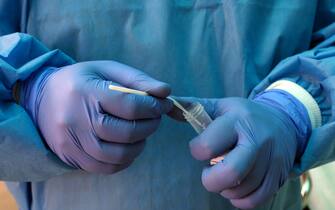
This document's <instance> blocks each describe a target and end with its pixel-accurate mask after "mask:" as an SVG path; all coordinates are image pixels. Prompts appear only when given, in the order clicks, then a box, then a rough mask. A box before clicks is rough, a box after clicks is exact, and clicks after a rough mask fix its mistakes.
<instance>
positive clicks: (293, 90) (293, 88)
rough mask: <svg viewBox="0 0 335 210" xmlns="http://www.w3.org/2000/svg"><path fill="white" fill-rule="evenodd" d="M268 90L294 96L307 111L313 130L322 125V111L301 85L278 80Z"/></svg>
mask: <svg viewBox="0 0 335 210" xmlns="http://www.w3.org/2000/svg"><path fill="white" fill-rule="evenodd" d="M266 90H283V91H285V92H288V93H289V94H291V95H292V96H294V97H295V98H296V99H297V100H299V101H300V103H302V104H303V105H304V107H305V108H306V110H307V113H308V116H309V120H310V122H311V125H312V129H314V128H317V127H320V126H321V124H322V117H321V111H320V108H319V105H318V103H317V102H316V101H315V100H314V98H313V97H312V96H311V94H309V92H307V91H306V90H305V89H304V88H303V87H301V86H300V85H298V84H296V83H294V82H291V81H289V80H278V81H276V82H274V83H272V84H271V85H270V86H269V87H268V88H267V89H266Z"/></svg>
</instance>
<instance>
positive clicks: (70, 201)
mask: <svg viewBox="0 0 335 210" xmlns="http://www.w3.org/2000/svg"><path fill="white" fill-rule="evenodd" d="M334 5H335V2H334V1H333V0H324V1H323V0H320V1H316V0H312V1H309V2H308V4H306V2H305V1H289V0H278V1H266V0H238V1H235V0H165V1H157V0H145V1H133V0H132V1H123V0H101V1H99V3H97V1H94V0H72V1H65V0H59V1H55V0H50V1H41V0H30V1H29V2H28V1H26V0H15V1H13V0H3V1H1V3H0V16H1V17H5V18H0V23H1V24H0V28H1V30H0V31H1V33H3V34H7V33H12V32H16V31H20V32H24V33H28V34H30V35H32V36H34V37H36V38H38V39H39V40H41V42H42V43H44V44H45V45H46V46H47V47H48V48H49V49H60V50H62V51H64V52H65V53H66V54H68V55H69V56H71V57H72V58H74V59H75V60H77V61H87V60H97V59H104V60H116V61H118V62H121V63H124V64H127V65H129V66H133V67H135V68H137V69H140V70H143V71H144V72H146V73H148V74H149V75H151V76H153V77H154V78H157V79H158V80H161V81H165V82H167V83H169V84H170V85H171V86H172V87H173V94H174V95H183V96H195V97H217V98H222V97H227V96H242V97H248V96H249V95H250V93H251V91H252V90H253V89H254V87H256V86H257V85H258V84H260V85H259V86H257V88H256V89H254V92H253V94H257V93H259V92H261V91H262V90H264V89H265V88H266V86H268V84H269V83H271V82H272V81H275V80H277V79H279V78H282V77H284V76H285V75H288V76H289V77H290V78H291V79H292V80H294V81H297V82H298V83H299V85H301V86H304V87H305V88H307V90H308V91H309V92H313V94H312V95H313V96H314V97H315V99H316V100H317V101H318V103H319V105H320V106H321V109H322V114H323V116H324V118H323V119H324V125H323V126H322V127H320V128H318V129H315V130H313V132H312V134H311V138H310V139H309V141H308V144H307V147H306V150H305V152H304V154H303V155H302V157H301V161H300V163H299V164H296V172H297V173H298V174H299V173H301V172H303V171H305V170H306V169H309V168H311V167H315V166H318V165H320V164H324V163H326V162H329V161H332V160H333V159H334V152H333V151H334V147H335V144H334V142H333V139H334V135H335V133H334V132H335V131H334V128H333V123H331V122H332V113H331V111H330V110H331V108H330V104H331V102H332V100H333V99H332V91H333V88H332V86H333V84H334V82H332V77H331V75H332V72H333V70H332V69H334V68H333V56H332V47H331V45H333V41H332V40H334V39H333V37H332V34H334V29H332V26H329V27H327V26H328V25H330V24H331V23H332V22H334V20H335V12H334V7H335V6H334ZM13 11H15V12H13ZM314 46H318V49H314V50H312V51H308V50H310V49H311V48H312V47H314ZM305 51H306V52H305ZM25 52H26V51H25ZM304 52H305V53H304ZM300 53H302V54H300ZM297 54H299V55H298V56H297ZM291 56H293V57H291ZM289 57H291V58H290V60H287V61H290V62H284V63H281V64H280V65H278V66H277V67H276V68H275V66H276V65H277V64H278V63H279V62H280V61H282V60H284V59H286V58H289ZM289 64H292V65H289ZM274 68H275V70H274V71H272V70H273V69H274ZM297 70H298V71H297ZM270 72H273V73H272V74H271V76H269V77H267V76H268V75H269V73H270ZM301 75H305V76H301ZM311 75H322V77H319V76H311ZM265 77H267V79H265V80H264V78H265ZM11 78H13V77H10V80H12V79H11ZM271 78H273V79H272V80H271ZM308 78H312V82H311V81H307V80H306V79H308ZM0 81H1V84H5V83H7V81H9V80H8V78H4V77H2V78H1V79H0ZM12 81H13V80H12ZM261 81H264V82H262V83H261ZM320 81H322V83H320ZM304 84H305V85H304ZM8 87H10V86H8ZM324 88H326V90H327V91H324V90H325V89H324ZM7 95H8V98H9V95H10V94H7ZM11 106H15V107H17V108H15V109H14V108H13V109H10V110H11V111H12V112H10V111H9V110H8V109H6V108H3V107H1V108H0V110H1V112H3V113H5V117H4V118H2V119H3V120H1V127H0V133H1V135H4V134H5V138H7V139H8V138H10V139H11V141H10V142H11V144H10V146H8V147H4V146H2V147H0V148H1V149H3V148H4V150H2V151H1V152H0V154H1V155H2V156H1V160H2V161H1V164H3V165H2V166H1V167H0V168H1V171H10V170H13V169H17V168H19V165H16V164H10V165H5V162H6V163H8V161H15V159H17V158H16V157H15V158H14V157H13V155H12V154H20V155H21V154H24V153H27V152H31V149H29V147H23V148H24V149H22V150H18V148H17V147H16V146H15V145H17V144H16V143H14V142H15V141H17V140H18V139H25V140H27V142H41V139H40V137H39V136H38V135H37V132H36V129H35V128H34V127H33V125H32V124H31V123H27V122H26V121H24V120H20V121H16V123H11V124H4V123H3V122H11V121H10V120H8V119H15V116H18V115H20V114H19V113H20V112H19V110H21V115H24V119H26V117H27V114H26V113H25V112H24V111H23V109H22V108H20V107H19V106H17V105H14V104H13V103H11ZM18 122H20V123H18ZM329 122H330V123H329ZM18 125H20V126H18ZM13 129H15V130H13ZM19 131H20V132H22V131H25V132H24V133H21V134H22V135H21V136H25V138H22V137H21V136H18V135H17V133H19ZM23 134H24V135H23ZM194 136H195V133H194V132H193V130H192V128H190V127H189V126H187V125H183V124H177V123H174V122H172V121H170V120H168V119H164V120H163V122H162V126H161V128H160V130H159V131H158V132H157V133H155V134H154V135H153V136H152V137H151V138H149V139H148V142H147V145H146V147H145V149H144V152H143V154H142V155H140V157H139V159H138V160H137V161H136V162H135V163H134V164H133V165H132V166H131V167H129V168H128V169H127V170H124V171H122V172H120V173H117V174H114V175H110V176H107V175H97V174H88V173H83V172H79V171H73V172H72V173H66V174H64V175H60V176H55V177H53V178H49V176H44V174H43V173H41V172H40V171H39V170H42V169H43V170H44V169H45V170H47V167H48V166H49V165H48V164H41V163H39V162H38V161H37V162H36V160H31V161H27V162H25V164H24V166H27V168H31V167H33V166H35V167H38V169H39V170H37V171H38V173H39V174H40V175H41V177H42V178H44V181H41V182H29V183H23V182H21V183H15V182H13V183H10V184H9V186H10V189H11V191H12V192H13V193H14V195H15V197H16V198H17V199H18V202H19V203H20V205H21V208H22V209H24V210H26V209H32V210H39V209H47V210H54V209H55V210H56V209H57V210H59V209H75V210H76V209H102V210H105V209H106V210H107V209H118V210H119V209H121V210H127V209H139V210H141V209H145V210H147V209H192V210H209V209H234V208H233V207H232V206H231V204H230V203H229V202H228V201H227V200H225V199H222V198H221V197H220V196H217V195H215V194H211V193H208V192H207V191H206V190H205V189H204V188H203V187H202V185H201V180H200V174H201V170H202V167H203V165H204V164H205V163H204V164H202V163H199V162H197V161H195V160H193V159H192V157H191V155H190V154H189V151H188V141H189V140H190V139H192V137H194ZM8 151H10V153H9V152H8ZM37 151H45V150H37ZM48 154H49V153H48ZM5 160H6V161H5ZM27 160H29V159H27ZM14 166H15V167H14ZM20 169H22V168H20ZM63 170H64V168H63V167H61V166H60V167H58V170H56V171H52V170H47V171H48V172H49V173H50V174H53V175H57V174H60V173H63V172H64V171H63ZM25 171H27V172H28V174H33V173H31V172H29V170H25ZM13 175H16V176H17V178H15V180H18V181H20V180H21V179H20V177H21V175H22V174H21V173H13ZM21 178H22V177H21ZM31 180H33V178H31ZM299 187H300V185H299V180H298V179H297V178H292V179H291V180H290V181H289V182H288V183H287V184H285V185H284V186H283V187H282V188H281V190H280V192H278V193H277V194H276V196H275V197H274V198H273V199H272V200H270V201H268V202H267V203H265V204H264V205H263V206H262V207H260V208H258V209H276V210H277V209H299V208H300V205H301V204H300V199H299V191H300V189H299Z"/></svg>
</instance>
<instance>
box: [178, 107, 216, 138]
mask: <svg viewBox="0 0 335 210" xmlns="http://www.w3.org/2000/svg"><path fill="white" fill-rule="evenodd" d="M185 109H186V110H187V112H188V113H185V112H183V115H184V117H185V119H186V120H187V122H189V123H190V124H191V125H192V127H193V128H194V130H195V131H196V132H197V133H198V134H199V133H201V132H203V131H204V130H205V129H206V128H207V126H208V125H209V124H210V123H211V122H212V121H213V120H212V119H211V117H210V116H209V115H208V114H207V112H206V111H205V109H204V107H203V106H202V105H201V104H200V103H192V104H191V105H190V106H189V107H185Z"/></svg>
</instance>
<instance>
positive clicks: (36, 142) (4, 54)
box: [0, 33, 73, 181]
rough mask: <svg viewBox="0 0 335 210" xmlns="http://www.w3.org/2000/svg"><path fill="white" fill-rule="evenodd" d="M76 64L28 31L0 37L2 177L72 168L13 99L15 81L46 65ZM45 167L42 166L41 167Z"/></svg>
mask: <svg viewBox="0 0 335 210" xmlns="http://www.w3.org/2000/svg"><path fill="white" fill-rule="evenodd" d="M71 63H73V61H72V60H71V58H69V57H67V56H66V55H64V54H63V53H61V52H60V51H58V50H54V51H49V50H48V49H47V48H45V47H44V46H43V45H42V44H41V43H40V42H38V41H37V40H36V39H34V38H33V37H31V36H29V35H26V34H20V33H15V34H10V35H7V36H1V37H0V66H1V68H0V169H1V170H0V179H1V180H6V181H37V180H43V179H47V178H49V177H51V176H55V175H59V174H62V173H65V172H67V171H70V170H71V169H70V168H69V167H67V166H66V165H65V164H63V163H62V162H61V161H60V160H59V159H58V158H57V157H56V156H55V155H54V154H53V153H52V152H51V151H50V150H49V149H47V148H46V146H45V145H44V143H43V141H42V139H41V137H40V135H39V133H38V131H37V129H36V128H35V126H34V124H33V122H32V120H31V118H30V117H29V115H28V114H27V113H26V112H25V110H24V109H23V108H22V107H21V106H19V105H17V104H16V103H15V102H14V99H13V96H12V94H13V93H12V92H13V91H12V89H13V87H14V84H15V83H16V82H18V81H20V80H25V79H26V78H27V77H28V76H29V75H30V74H32V73H33V72H35V71H38V70H40V69H41V68H42V67H44V66H54V67H60V66H64V65H68V64H71ZM41 166H42V167H41Z"/></svg>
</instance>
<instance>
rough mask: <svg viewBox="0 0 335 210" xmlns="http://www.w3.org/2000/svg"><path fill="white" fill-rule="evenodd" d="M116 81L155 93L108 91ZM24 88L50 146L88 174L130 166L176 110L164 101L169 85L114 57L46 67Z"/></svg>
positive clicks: (27, 103) (26, 102)
mask: <svg viewBox="0 0 335 210" xmlns="http://www.w3.org/2000/svg"><path fill="white" fill-rule="evenodd" d="M112 82H115V83H118V84H120V85H122V86H125V87H129V88H133V89H137V90H142V91H146V92H148V93H149V94H151V96H139V95H134V94H127V93H122V92H117V91H112V90H109V89H108V86H109V84H112ZM115 83H113V84H115ZM20 89H21V91H20V103H21V104H22V105H23V106H24V107H25V109H26V110H28V112H29V113H30V115H31V116H32V119H33V120H34V121H35V124H36V125H37V127H38V128H39V130H40V132H41V133H42V136H43V137H44V139H45V141H46V143H47V144H48V145H49V147H50V148H51V149H52V150H53V151H54V152H55V153H56V154H57V155H58V156H59V158H61V159H62V160H63V161H64V162H65V163H67V164H69V165H70V166H73V167H75V168H79V169H82V170H85V171H88V172H98V173H114V172H117V171H119V170H122V169H124V168H126V167H127V166H129V165H130V164H131V163H132V162H133V161H134V159H135V158H136V157H137V156H138V155H139V154H140V152H141V151H142V150H143V147H144V145H145V139H146V138H147V137H148V136H149V135H151V134H152V133H153V132H155V131H156V129H157V128H158V126H159V123H160V119H161V115H162V114H164V113H166V112H168V111H169V110H170V109H171V108H172V103H171V102H170V101H169V100H167V99H164V98H165V97H166V96H168V95H169V94H170V87H169V86H168V85H167V84H166V83H163V82H159V81H157V80H155V79H152V78H151V77H149V76H148V75H146V74H144V73H143V72H140V71H138V70H136V69H134V68H131V67H129V66H126V65H123V64H120V63H117V62H113V61H95V62H84V63H78V64H74V65H70V66H66V67H63V68H60V69H56V68H47V69H44V70H43V71H42V73H37V74H35V75H32V76H31V77H30V78H29V79H28V80H26V81H24V82H23V83H22V84H21V88H20ZM153 96H155V97H153Z"/></svg>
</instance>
